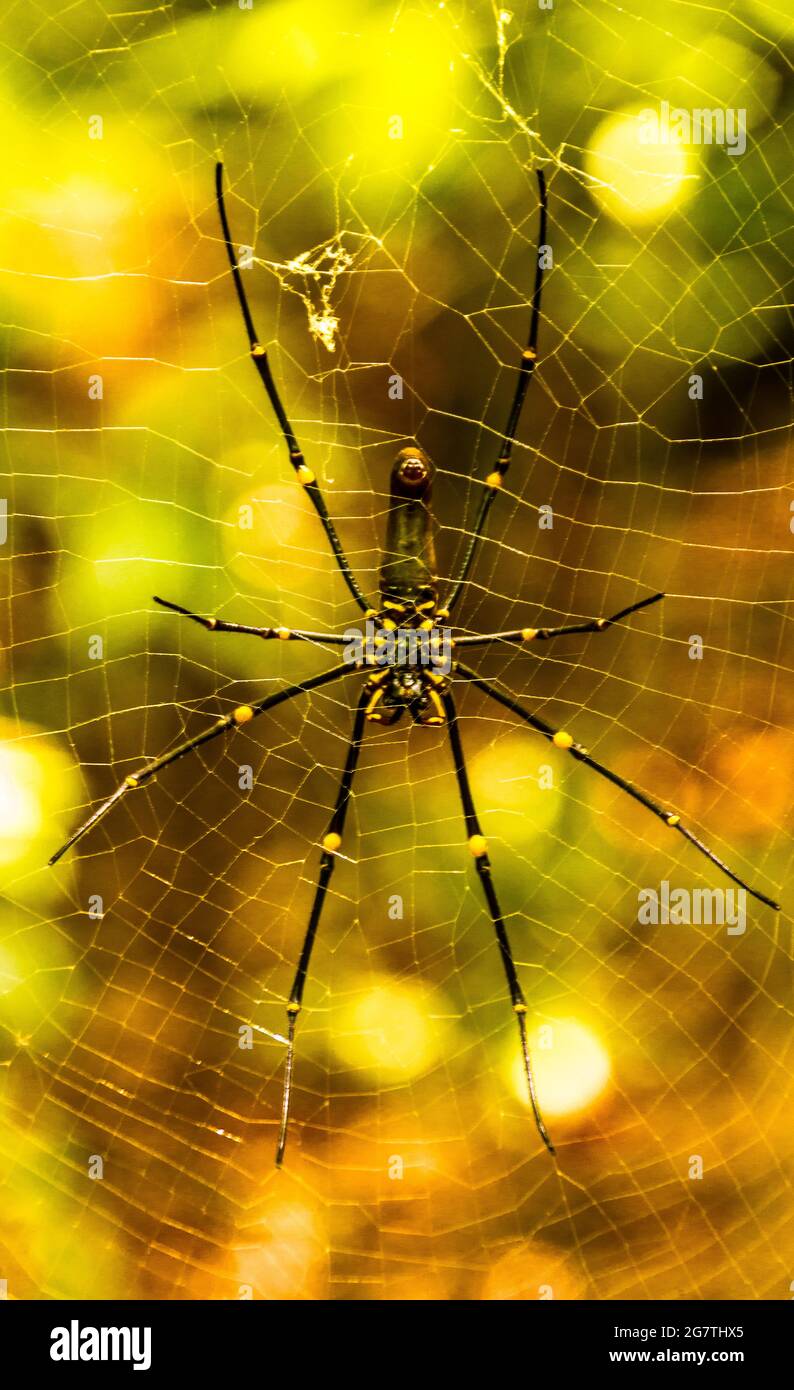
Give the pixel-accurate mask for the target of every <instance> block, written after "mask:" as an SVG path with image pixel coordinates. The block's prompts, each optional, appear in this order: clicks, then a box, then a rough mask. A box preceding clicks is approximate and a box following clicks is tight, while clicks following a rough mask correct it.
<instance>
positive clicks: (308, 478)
mask: <svg viewBox="0 0 794 1390" xmlns="http://www.w3.org/2000/svg"><path fill="white" fill-rule="evenodd" d="M299 457H300V456H299ZM298 482H299V483H302V484H303V486H304V487H308V486H309V484H310V483H313V482H314V474H313V473H312V470H311V469H310V468H307V467H306V464H305V463H302V464H301V466H300V468H299V469H298Z"/></svg>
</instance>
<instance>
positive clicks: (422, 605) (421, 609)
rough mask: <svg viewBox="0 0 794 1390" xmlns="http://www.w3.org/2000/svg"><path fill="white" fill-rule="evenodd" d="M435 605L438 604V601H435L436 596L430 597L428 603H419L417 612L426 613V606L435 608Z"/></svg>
mask: <svg viewBox="0 0 794 1390" xmlns="http://www.w3.org/2000/svg"><path fill="white" fill-rule="evenodd" d="M435 606H436V601H435V599H434V598H429V599H428V600H427V602H426V603H417V605H416V611H417V613H424V611H425V609H426V608H435Z"/></svg>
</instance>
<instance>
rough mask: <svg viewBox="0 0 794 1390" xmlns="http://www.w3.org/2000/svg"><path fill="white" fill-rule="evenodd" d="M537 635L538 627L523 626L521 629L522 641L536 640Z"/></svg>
mask: <svg viewBox="0 0 794 1390" xmlns="http://www.w3.org/2000/svg"><path fill="white" fill-rule="evenodd" d="M537 635H538V629H537V628H536V627H522V629H521V641H522V642H534V640H535V638H536V637H537Z"/></svg>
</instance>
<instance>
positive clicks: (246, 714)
mask: <svg viewBox="0 0 794 1390" xmlns="http://www.w3.org/2000/svg"><path fill="white" fill-rule="evenodd" d="M253 717H254V711H253V710H252V709H251V706H250V705H238V706H237V709H236V710H235V711H234V714H233V715H232V719H233V720H234V722H235V724H247V723H248V721H249V719H253Z"/></svg>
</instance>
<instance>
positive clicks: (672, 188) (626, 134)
mask: <svg viewBox="0 0 794 1390" xmlns="http://www.w3.org/2000/svg"><path fill="white" fill-rule="evenodd" d="M645 110H646V108H644V107H631V108H629V109H627V110H625V111H621V112H618V114H617V115H614V116H609V117H607V118H606V120H604V121H602V122H601V124H600V125H599V126H598V128H597V129H596V131H595V133H594V135H593V137H592V139H591V142H590V147H589V149H588V151H587V159H586V163H585V168H586V170H587V173H588V174H589V175H590V178H591V179H592V181H593V182H592V186H591V189H590V192H591V194H592V196H593V197H594V198H595V200H596V202H597V203H598V204H599V206H600V207H601V208H602V209H603V211H604V212H606V213H608V214H609V216H610V217H611V218H612V219H613V220H614V221H615V222H620V223H623V224H624V225H625V226H641V225H644V224H646V223H649V222H656V221H661V220H662V219H663V218H664V217H665V216H666V214H667V213H669V212H672V211H673V209H675V208H677V207H679V206H680V205H681V204H682V203H683V202H684V201H685V199H686V198H687V197H688V196H689V195H690V194H692V193H693V192H694V190H695V188H696V187H697V182H696V169H697V163H696V159H695V156H694V155H693V154H692V152H691V150H690V149H688V148H687V147H686V146H685V145H683V144H680V143H678V142H676V141H672V140H670V141H665V140H661V139H660V140H656V141H654V140H647V139H646V140H644V139H643V133H644V131H647V129H648V124H647V123H644V120H643V113H644V111H645Z"/></svg>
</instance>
